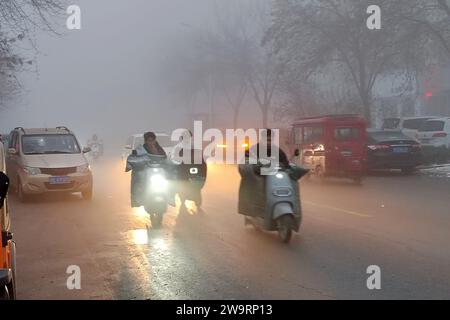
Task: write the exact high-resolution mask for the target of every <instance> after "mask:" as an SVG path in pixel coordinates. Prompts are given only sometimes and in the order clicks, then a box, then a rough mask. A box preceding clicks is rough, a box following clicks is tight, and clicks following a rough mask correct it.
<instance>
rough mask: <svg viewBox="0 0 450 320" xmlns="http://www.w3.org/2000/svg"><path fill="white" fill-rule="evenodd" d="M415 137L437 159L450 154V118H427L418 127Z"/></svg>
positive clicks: (444, 158) (443, 159) (445, 157)
mask: <svg viewBox="0 0 450 320" xmlns="http://www.w3.org/2000/svg"><path fill="white" fill-rule="evenodd" d="M417 138H418V139H419V141H420V143H421V144H422V146H423V148H424V149H427V150H431V153H433V154H435V155H436V156H437V157H438V158H439V160H442V161H445V160H448V158H449V155H450V118H439V119H431V120H427V121H426V122H424V123H423V124H422V126H421V127H420V129H419V131H418V133H417Z"/></svg>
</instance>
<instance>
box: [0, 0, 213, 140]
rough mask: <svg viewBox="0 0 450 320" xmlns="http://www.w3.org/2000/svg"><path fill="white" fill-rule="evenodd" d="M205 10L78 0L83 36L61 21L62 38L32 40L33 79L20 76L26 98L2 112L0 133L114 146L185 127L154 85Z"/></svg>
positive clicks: (202, 4)
mask: <svg viewBox="0 0 450 320" xmlns="http://www.w3.org/2000/svg"><path fill="white" fill-rule="evenodd" d="M208 3H209V1H207V0H195V2H194V1H185V0H172V1H165V0H151V1H148V0H133V1H123V0H113V1H111V0H95V1H92V0H77V1H76V4H77V5H79V6H80V8H81V10H82V12H81V13H82V29H81V30H72V31H69V30H67V29H65V19H62V20H61V21H60V22H58V23H59V24H61V25H62V28H59V29H58V30H57V31H58V32H61V33H62V35H60V36H59V35H56V34H49V33H48V32H42V31H41V32H38V33H37V34H36V39H35V42H36V44H37V46H38V50H39V52H38V53H37V56H36V59H37V63H38V73H25V74H22V75H21V82H22V86H23V88H24V92H23V93H22V94H21V96H20V97H19V98H18V99H15V100H14V101H12V102H10V103H9V104H8V106H7V108H6V109H4V110H2V111H1V117H0V126H1V128H2V132H8V131H9V130H11V129H12V128H14V127H16V126H23V127H54V126H57V125H66V126H68V127H69V128H71V129H72V130H74V131H75V133H76V134H77V135H78V137H79V140H80V142H82V143H85V141H86V140H87V139H88V138H89V137H90V136H91V135H92V134H93V133H97V134H98V135H99V136H100V137H102V138H103V139H105V142H106V143H107V144H108V142H109V143H112V142H115V144H116V145H117V144H123V143H124V142H125V139H126V136H127V135H128V134H132V133H136V132H142V131H143V130H165V131H167V130H168V129H171V128H175V127H179V126H183V125H185V118H184V116H185V112H184V111H183V110H182V109H180V108H177V107H176V106H173V105H171V102H170V101H169V100H170V99H167V98H166V97H165V96H166V95H167V90H164V89H163V88H162V87H161V85H160V83H158V75H159V73H160V68H159V64H160V62H161V59H162V58H163V57H164V54H165V53H166V51H167V49H166V48H167V47H169V46H170V43H171V42H176V41H177V39H180V38H182V37H183V36H184V34H185V33H186V27H185V26H184V25H186V24H190V25H191V24H196V25H201V24H202V23H203V22H202V20H205V21H206V20H207V18H208V11H209V10H210V7H208ZM64 18H65V17H64Z"/></svg>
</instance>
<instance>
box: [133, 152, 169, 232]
mask: <svg viewBox="0 0 450 320" xmlns="http://www.w3.org/2000/svg"><path fill="white" fill-rule="evenodd" d="M127 162H128V164H129V165H130V167H131V168H132V170H133V171H135V172H136V174H138V175H139V176H140V177H139V180H140V183H141V186H142V188H141V189H140V192H141V194H140V197H139V198H140V202H141V203H142V205H143V206H144V208H145V211H146V212H147V213H148V214H149V215H150V220H151V223H152V227H153V228H160V227H161V225H162V220H163V216H164V214H165V213H166V211H167V206H168V203H169V196H170V195H171V192H170V182H169V177H168V176H169V173H170V171H169V170H168V168H167V165H168V164H167V162H166V157H164V156H158V155H145V156H133V155H132V156H130V157H129V158H128V160H127Z"/></svg>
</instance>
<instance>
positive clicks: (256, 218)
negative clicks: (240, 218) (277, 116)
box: [238, 129, 308, 242]
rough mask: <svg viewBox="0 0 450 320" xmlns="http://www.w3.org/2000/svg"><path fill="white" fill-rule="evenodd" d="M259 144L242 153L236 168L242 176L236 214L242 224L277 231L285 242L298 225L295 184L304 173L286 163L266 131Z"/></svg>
mask: <svg viewBox="0 0 450 320" xmlns="http://www.w3.org/2000/svg"><path fill="white" fill-rule="evenodd" d="M266 135H267V136H266V137H265V139H262V141H260V143H258V144H257V145H255V146H253V147H252V148H251V149H250V150H249V151H248V152H246V159H245V160H246V161H245V164H241V165H239V173H240V175H241V177H242V179H241V184H240V188H239V205H238V211H239V213H240V214H242V215H244V216H245V223H246V224H253V225H255V226H257V227H259V228H262V229H264V230H268V231H278V232H279V235H280V238H281V239H282V240H283V241H284V242H289V240H290V238H291V235H292V231H296V232H298V230H299V228H300V224H301V205H300V194H299V186H298V183H297V181H298V180H299V179H300V178H301V177H302V176H304V175H305V174H306V173H307V172H308V170H305V169H303V168H300V167H297V166H295V165H293V164H290V163H289V161H288V159H287V156H286V154H285V153H284V151H283V150H281V149H280V148H279V147H278V146H275V145H274V144H273V143H272V139H271V135H272V131H271V130H270V129H268V130H266Z"/></svg>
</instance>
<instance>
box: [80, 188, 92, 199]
mask: <svg viewBox="0 0 450 320" xmlns="http://www.w3.org/2000/svg"><path fill="white" fill-rule="evenodd" d="M92 194H93V191H92V187H91V188H90V189H89V190H88V191H83V192H81V195H82V196H83V199H84V200H92Z"/></svg>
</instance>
